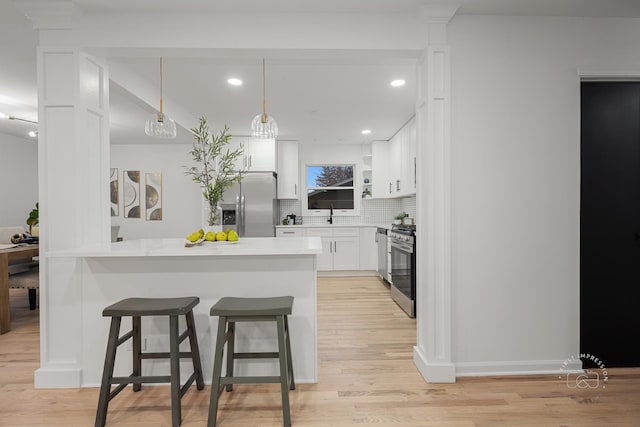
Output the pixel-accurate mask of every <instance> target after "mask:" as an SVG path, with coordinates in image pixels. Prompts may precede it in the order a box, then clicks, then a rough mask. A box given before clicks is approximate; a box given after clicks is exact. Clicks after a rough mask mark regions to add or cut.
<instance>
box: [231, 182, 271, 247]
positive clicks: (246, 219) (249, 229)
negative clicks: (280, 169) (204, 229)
mask: <svg viewBox="0 0 640 427" xmlns="http://www.w3.org/2000/svg"><path fill="white" fill-rule="evenodd" d="M276 185H277V175H276V174H275V172H244V173H243V174H242V180H241V181H240V182H239V183H236V184H234V185H233V186H232V187H230V188H229V189H227V190H226V191H225V192H224V195H223V196H222V225H223V228H224V229H225V230H226V229H228V228H232V229H234V230H236V231H237V232H238V235H239V236H240V237H274V236H275V235H276V227H275V226H276V224H277V222H278V216H279V212H278V200H277V194H276Z"/></svg>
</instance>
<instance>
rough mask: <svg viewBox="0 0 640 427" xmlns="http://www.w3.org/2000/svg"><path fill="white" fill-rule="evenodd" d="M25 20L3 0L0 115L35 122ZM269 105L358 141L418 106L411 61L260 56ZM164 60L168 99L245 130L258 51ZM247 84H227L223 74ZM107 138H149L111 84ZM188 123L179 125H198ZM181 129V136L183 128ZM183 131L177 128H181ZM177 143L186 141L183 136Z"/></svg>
mask: <svg viewBox="0 0 640 427" xmlns="http://www.w3.org/2000/svg"><path fill="white" fill-rule="evenodd" d="M443 2H444V3H459V4H460V5H461V6H460V8H459V9H458V14H498V15H545V16H556V15H557V16H578V17H598V16H608V17H640V1H639V0H535V1H532V0H459V1H449V0H441V1H435V2H433V1H432V2H431V3H443ZM75 3H77V4H78V5H79V6H80V7H82V8H86V9H94V10H101V11H109V12H117V11H122V10H146V9H154V10H167V11H169V10H174V9H179V10H181V11H182V12H184V11H185V10H197V9H209V10H210V9H224V10H247V9H250V10H254V11H255V10H260V9H268V10H270V11H272V12H274V11H278V10H283V11H344V12H357V11H377V12H380V11H385V12H387V11H389V12H405V13H406V12H414V11H417V10H419V8H420V7H421V5H422V4H423V3H424V1H423V0H323V1H321V2H319V1H309V0H297V1H294V0H270V1H269V2H266V1H264V0H217V1H215V2H212V1H211V0H183V1H181V2H176V1H175V0H137V1H130V0H108V1H106V0H76V1H75ZM36 45H37V35H36V33H35V31H33V30H32V27H31V24H30V23H29V22H28V20H27V19H26V18H25V17H23V16H22V15H21V14H20V13H19V12H18V11H17V9H16V8H15V7H14V6H13V5H12V4H11V2H10V1H9V0H0V64H2V66H0V113H5V114H12V115H15V116H17V117H22V118H25V119H30V120H36V119H37V89H36V61H35V47H36ZM114 60H115V61H119V62H121V63H124V64H126V65H127V66H128V67H129V68H130V69H131V70H133V71H134V72H136V73H137V74H139V75H140V76H141V77H143V78H145V79H147V80H149V81H151V82H152V83H153V84H157V83H158V81H159V76H158V74H159V70H158V60H157V59H153V58H136V57H127V58H110V61H114ZM266 60H267V112H268V113H269V114H270V115H272V116H273V117H274V118H275V119H276V120H277V122H278V125H279V127H280V137H281V138H282V139H296V140H299V141H301V142H305V143H357V142H362V141H364V138H365V137H363V136H362V135H361V134H360V131H361V130H362V129H364V128H370V129H372V131H373V133H372V134H371V135H370V136H369V137H368V138H367V140H374V139H388V138H389V137H390V136H391V135H392V134H393V132H395V131H396V130H397V129H398V128H399V127H401V126H402V124H403V123H404V122H405V121H406V120H407V119H409V118H410V117H411V115H412V114H413V113H412V112H413V110H414V103H415V95H414V93H415V75H414V73H415V71H414V65H413V62H414V61H413V60H412V59H408V58H405V59H398V58H394V59H381V58H378V59H375V60H372V59H364V60H363V59H362V58H360V59H345V58H341V59H335V58H334V59H333V60H331V59H326V58H325V59H320V58H316V59H309V58H295V57H291V58H286V57H277V58H269V57H267V58H266ZM164 61H165V63H164V95H165V109H166V111H167V112H170V111H171V105H169V104H167V99H171V100H172V101H174V102H176V103H177V104H179V105H180V106H181V108H183V109H185V110H187V111H189V112H191V113H192V114H193V115H194V117H197V116H199V115H206V116H207V117H208V119H209V122H210V123H211V124H212V125H213V127H214V128H215V129H218V128H220V127H222V126H223V125H224V124H228V125H229V127H230V129H231V132H232V133H233V134H238V135H243V134H247V133H248V132H249V124H250V122H251V119H252V118H253V116H254V115H256V114H258V113H259V112H260V110H261V91H262V81H261V80H262V77H261V63H260V60H259V59H257V58H233V59H232V58H183V57H180V58H179V57H167V58H165V60H164ZM231 76H234V77H239V78H241V79H242V80H243V81H244V85H242V86H240V87H231V86H229V85H227V83H226V79H227V78H228V77H231ZM393 78H404V79H405V80H407V85H406V86H404V87H402V88H396V89H394V88H391V87H390V86H389V81H390V80H391V79H393ZM111 103H112V107H111V122H112V126H111V136H112V142H113V143H130V142H140V143H144V142H150V141H151V139H150V138H148V137H146V136H145V135H144V133H143V131H142V129H143V123H144V120H145V119H146V117H147V115H148V114H150V112H152V111H153V108H157V107H158V105H152V106H149V105H147V104H145V103H143V102H141V101H140V100H138V99H136V98H135V97H133V96H132V95H131V94H130V93H129V92H127V91H126V90H125V89H123V88H121V87H120V86H117V85H112V88H111ZM195 124H196V123H195V120H194V123H191V124H185V125H186V126H194V125H195ZM33 128H34V127H33V125H30V124H28V123H21V122H15V121H13V122H12V121H8V120H4V119H0V132H2V133H7V134H11V135H16V136H20V137H25V138H28V137H26V136H25V135H26V133H27V132H28V131H29V130H33ZM182 131H183V132H182V133H183V134H186V132H185V131H184V129H182ZM179 132H180V131H179ZM181 141H182V142H190V137H189V136H188V135H183V137H182V138H181Z"/></svg>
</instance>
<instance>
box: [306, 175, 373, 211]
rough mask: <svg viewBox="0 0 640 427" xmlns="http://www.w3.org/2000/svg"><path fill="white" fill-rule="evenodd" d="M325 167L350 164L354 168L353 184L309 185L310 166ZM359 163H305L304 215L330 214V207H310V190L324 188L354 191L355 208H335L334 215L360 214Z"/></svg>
mask: <svg viewBox="0 0 640 427" xmlns="http://www.w3.org/2000/svg"><path fill="white" fill-rule="evenodd" d="M314 166H315V167H323V166H349V167H351V168H352V169H353V185H352V186H349V187H310V186H309V172H308V168H309V167H314ZM357 172H358V165H357V164H356V163H353V162H340V163H335V162H331V163H324V162H322V163H318V162H311V163H305V165H304V197H303V199H302V215H303V216H328V215H329V213H330V209H309V196H308V195H309V190H316V189H323V190H345V189H351V190H352V191H353V209H336V208H334V209H333V216H334V217H336V216H359V215H360V197H358V194H359V192H358V180H357V178H356V177H357V176H358V175H357Z"/></svg>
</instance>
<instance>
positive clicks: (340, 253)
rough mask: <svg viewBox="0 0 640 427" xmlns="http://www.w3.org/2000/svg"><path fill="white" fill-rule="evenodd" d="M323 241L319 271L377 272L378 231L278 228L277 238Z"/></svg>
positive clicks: (359, 228)
mask: <svg viewBox="0 0 640 427" xmlns="http://www.w3.org/2000/svg"><path fill="white" fill-rule="evenodd" d="M303 236H308V237H320V240H321V241H322V253H321V254H319V255H318V258H317V262H318V271H346V270H351V271H357V270H374V271H375V270H377V269H378V248H377V246H376V243H375V238H376V227H373V226H368V227H366V226H360V227H330V226H323V227H309V226H306V227H305V226H297V225H295V226H288V227H277V228H276V237H303Z"/></svg>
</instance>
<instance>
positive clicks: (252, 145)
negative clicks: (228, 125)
mask: <svg viewBox="0 0 640 427" xmlns="http://www.w3.org/2000/svg"><path fill="white" fill-rule="evenodd" d="M228 148H229V151H233V150H236V149H238V148H242V156H240V157H238V158H237V159H236V161H235V169H236V170H239V171H255V172H275V171H276V140H275V139H259V138H251V137H247V136H234V137H233V138H231V141H230V143H229V145H228Z"/></svg>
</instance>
